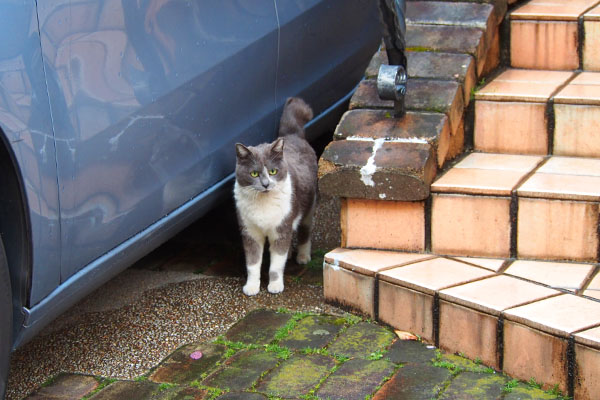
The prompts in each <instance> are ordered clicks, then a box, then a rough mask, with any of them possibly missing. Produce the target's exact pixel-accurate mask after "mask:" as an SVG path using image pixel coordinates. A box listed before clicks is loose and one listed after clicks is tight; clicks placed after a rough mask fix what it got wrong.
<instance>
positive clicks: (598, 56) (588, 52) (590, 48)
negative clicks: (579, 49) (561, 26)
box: [583, 7, 600, 71]
mask: <svg viewBox="0 0 600 400" xmlns="http://www.w3.org/2000/svg"><path fill="white" fill-rule="evenodd" d="M596 8H597V9H598V7H596ZM583 30H584V32H585V41H584V42H583V69H584V70H586V71H600V15H597V16H590V17H586V19H585V21H583Z"/></svg>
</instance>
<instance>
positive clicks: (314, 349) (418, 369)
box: [28, 309, 562, 400]
mask: <svg viewBox="0 0 600 400" xmlns="http://www.w3.org/2000/svg"><path fill="white" fill-rule="evenodd" d="M560 398H562V397H560V395H558V394H555V393H552V392H551V391H542V390H541V389H539V388H538V387H537V385H536V384H535V382H530V383H525V382H518V381H516V380H512V379H511V378H510V377H508V376H506V375H503V374H500V373H498V372H496V371H494V370H493V369H492V368H489V367H486V366H484V365H482V364H481V363H480V362H473V361H470V360H468V359H466V358H464V357H461V356H459V355H450V354H444V353H442V352H440V351H439V350H437V349H435V348H434V347H433V346H428V345H426V344H425V343H422V342H419V341H413V340H402V339H400V338H399V336H398V335H397V334H396V333H395V332H394V331H392V329H391V328H389V327H386V326H382V325H379V324H376V323H374V322H371V321H369V320H364V319H362V318H360V317H356V316H354V315H350V314H346V315H344V316H333V315H323V314H311V313H292V312H289V311H287V310H283V309H281V310H278V311H274V310H267V309H262V310H255V311H252V312H250V313H248V314H247V315H246V316H245V317H244V318H242V319H240V320H239V321H238V322H237V323H236V324H235V325H234V326H233V327H231V328H230V330H229V331H228V332H227V334H225V335H223V336H220V337H218V338H217V339H215V340H213V341H211V342H201V343H192V344H189V345H186V346H183V347H181V348H180V349H178V350H176V351H175V352H173V353H172V354H171V355H169V356H168V357H167V358H165V359H164V360H163V361H162V362H161V363H160V365H158V366H157V367H156V368H155V369H153V370H152V371H150V372H148V373H147V374H145V375H143V376H141V377H139V378H137V379H135V380H114V379H105V378H103V377H99V376H95V377H92V376H85V375H76V374H61V375H58V376H57V377H55V378H53V379H51V380H50V381H49V382H47V384H45V385H44V386H43V387H41V388H40V389H38V390H37V391H36V392H34V393H33V394H32V395H30V396H29V397H28V399H49V400H53V399H54V400H67V399H68V400H71V399H73V400H79V399H86V400H87V399H90V400H91V399H93V400H99V399H102V400H117V399H160V400H162V399H164V400H167V399H177V400H184V399H203V400H207V399H223V400H224V399H247V400H254V399H257V400H258V399H308V400H313V399H331V400H333V399H345V400H353V399H360V400H363V399H427V400H428V399H478V400H480V399H500V400H512V399H560Z"/></svg>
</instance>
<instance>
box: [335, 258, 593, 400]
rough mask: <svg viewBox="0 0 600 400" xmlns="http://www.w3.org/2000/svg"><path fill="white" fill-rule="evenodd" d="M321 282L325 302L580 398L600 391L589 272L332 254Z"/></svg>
mask: <svg viewBox="0 0 600 400" xmlns="http://www.w3.org/2000/svg"><path fill="white" fill-rule="evenodd" d="M546 271H550V272H549V273H546ZM559 276H562V277H563V278H565V279H564V280H563V281H561V280H560V279H559ZM573 276H576V277H575V278H574V277H573ZM324 277H325V280H324V290H325V297H326V298H327V300H328V301H330V302H333V303H336V304H339V305H342V306H344V307H347V308H351V309H354V310H356V311H360V312H362V313H363V314H366V315H369V316H370V317H372V318H374V319H376V320H378V321H381V322H384V323H387V324H390V325H391V326H393V327H395V328H397V329H400V330H406V331H410V332H413V333H415V334H418V335H419V336H420V337H421V338H422V339H423V340H425V341H427V342H431V343H434V344H436V345H437V346H439V347H441V348H443V349H445V350H448V351H452V352H462V353H464V354H465V355H466V356H468V357H469V358H472V359H476V358H478V359H480V360H482V361H483V363H484V364H486V365H490V366H492V367H493V368H495V369H497V370H504V371H505V372H507V373H508V374H510V375H512V376H514V377H516V378H519V379H523V380H530V379H531V378H534V379H535V381H537V382H541V383H544V386H545V387H546V388H548V387H552V386H553V385H558V388H559V389H560V390H561V391H563V393H567V394H569V395H571V396H573V395H574V396H575V398H576V399H594V398H595V397H594V396H595V395H597V393H600V383H599V381H598V379H597V377H598V376H599V374H600V302H599V301H597V300H594V299H593V298H592V297H589V294H590V293H596V292H597V291H598V289H593V288H592V287H593V283H594V282H595V285H596V286H594V287H598V283H597V281H598V280H600V274H599V273H598V268H597V267H596V266H595V265H593V264H557V263H549V262H542V261H536V262H521V261H513V260H510V259H508V260H507V259H493V258H473V257H468V258H465V257H439V256H436V255H430V254H416V253H397V252H389V251H374V250H350V249H336V250H334V251H332V252H330V253H328V254H327V255H326V256H325V263H324ZM556 283H559V284H558V285H556ZM564 286H568V287H564ZM582 294H583V295H584V296H582Z"/></svg>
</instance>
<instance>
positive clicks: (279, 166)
mask: <svg viewBox="0 0 600 400" xmlns="http://www.w3.org/2000/svg"><path fill="white" fill-rule="evenodd" d="M283 144H284V141H283V139H281V138H280V139H277V140H276V141H274V142H273V143H269V144H261V145H258V146H255V147H246V146H244V145H243V144H240V143H237V144H236V145H235V150H236V153H237V165H236V168H235V175H236V181H237V183H238V184H239V185H240V186H243V187H252V188H253V189H254V190H256V191H257V192H269V191H271V190H273V189H274V188H275V187H277V184H278V183H279V182H281V181H283V180H284V179H285V178H286V177H287V168H286V165H285V162H284V159H283Z"/></svg>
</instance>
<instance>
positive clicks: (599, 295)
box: [583, 273, 600, 300]
mask: <svg viewBox="0 0 600 400" xmlns="http://www.w3.org/2000/svg"><path fill="white" fill-rule="evenodd" d="M583 294H584V295H585V296H589V297H593V298H596V299H599V300H600V273H598V274H596V276H595V277H594V278H593V279H592V281H591V282H590V284H589V285H588V287H587V288H586V290H584V291H583Z"/></svg>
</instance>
